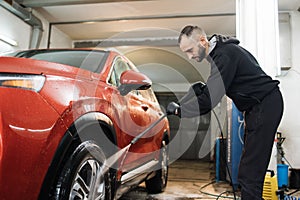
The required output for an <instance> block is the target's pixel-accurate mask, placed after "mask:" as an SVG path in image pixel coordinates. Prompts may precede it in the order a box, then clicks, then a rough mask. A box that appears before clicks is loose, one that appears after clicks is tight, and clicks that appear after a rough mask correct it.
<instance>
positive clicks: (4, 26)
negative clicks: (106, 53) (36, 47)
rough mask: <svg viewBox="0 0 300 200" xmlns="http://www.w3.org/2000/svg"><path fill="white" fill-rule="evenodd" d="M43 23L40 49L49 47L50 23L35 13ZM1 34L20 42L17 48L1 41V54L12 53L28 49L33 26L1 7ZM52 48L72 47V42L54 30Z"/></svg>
mask: <svg viewBox="0 0 300 200" xmlns="http://www.w3.org/2000/svg"><path fill="white" fill-rule="evenodd" d="M33 14H34V15H35V16H37V17H38V18H39V19H40V20H41V21H42V23H43V30H44V31H43V36H42V39H41V43H40V48H46V47H47V39H48V28H49V22H48V21H47V20H46V19H44V18H43V17H42V16H41V15H39V13H37V12H33ZM12 22H13V23H12ZM0 34H1V35H4V36H6V37H8V38H11V39H13V40H15V41H16V42H18V45H17V46H15V47H14V46H11V45H9V44H6V43H4V42H2V41H0V53H5V52H12V51H15V50H20V49H28V48H29V43H30V38H31V26H29V25H28V24H27V23H25V22H24V21H23V20H21V19H20V18H18V17H17V16H15V15H14V14H12V13H10V12H9V11H7V10H6V9H4V8H3V7H0ZM51 37H52V40H51V47H53V48H59V47H72V40H71V39H70V38H69V37H68V36H67V35H66V34H64V33H63V32H61V31H60V30H58V29H56V28H55V27H54V28H53V30H52V36H51Z"/></svg>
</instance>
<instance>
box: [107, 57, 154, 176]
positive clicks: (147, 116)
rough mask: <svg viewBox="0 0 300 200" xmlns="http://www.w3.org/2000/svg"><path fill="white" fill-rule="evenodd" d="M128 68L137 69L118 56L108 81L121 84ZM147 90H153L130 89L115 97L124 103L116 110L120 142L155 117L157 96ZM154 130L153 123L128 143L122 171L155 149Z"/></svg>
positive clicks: (128, 139)
mask: <svg viewBox="0 0 300 200" xmlns="http://www.w3.org/2000/svg"><path fill="white" fill-rule="evenodd" d="M127 70H137V69H136V68H135V67H134V66H132V65H131V64H130V63H128V62H127V61H126V60H125V59H123V58H122V57H117V58H116V59H115V61H114V64H113V71H112V73H111V82H115V83H114V84H115V85H116V87H119V86H120V77H121V74H122V73H123V72H125V71H127ZM150 93H153V92H152V90H149V91H148V90H145V91H139V90H133V91H131V92H130V93H128V94H127V95H125V96H123V97H118V98H123V105H122V106H124V107H123V109H120V110H119V117H120V119H119V123H120V124H119V128H120V130H121V137H120V138H119V141H120V140H121V141H120V142H122V143H123V144H129V143H130V142H131V140H132V139H134V138H135V137H136V136H137V135H139V134H140V133H141V132H142V131H144V130H145V129H146V128H148V127H149V126H150V125H151V124H152V123H153V122H155V120H157V119H158V117H159V113H158V110H159V109H158V107H157V106H158V103H157V102H156V104H155V103H154V102H155V100H156V99H155V96H154V94H150ZM119 95H120V94H119ZM151 95H152V96H151ZM151 97H152V100H151ZM151 101H152V102H151ZM157 132H158V127H155V128H154V129H153V130H150V131H149V132H148V133H147V134H146V135H145V136H144V137H143V138H142V139H140V140H139V141H138V142H137V143H135V144H134V145H132V146H131V147H130V149H129V153H128V154H127V156H126V158H125V160H124V163H123V166H122V171H130V170H131V169H133V168H136V166H139V165H141V164H143V163H145V162H147V161H149V160H151V159H152V158H153V156H151V153H149V152H152V150H153V149H155V148H154V146H155V145H154V142H153V138H154V137H153V136H154V135H155V134H156V133H157Z"/></svg>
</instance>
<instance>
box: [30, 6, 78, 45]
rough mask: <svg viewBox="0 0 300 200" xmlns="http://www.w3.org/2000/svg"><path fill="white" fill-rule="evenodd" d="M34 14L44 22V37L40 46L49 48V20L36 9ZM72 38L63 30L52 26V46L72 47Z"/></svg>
mask: <svg viewBox="0 0 300 200" xmlns="http://www.w3.org/2000/svg"><path fill="white" fill-rule="evenodd" d="M34 15H35V16H36V17H37V18H39V19H40V20H41V21H42V23H43V30H44V31H43V37H42V39H41V43H40V48H41V49H42V48H47V45H48V32H49V22H48V21H47V20H46V19H45V18H44V17H43V16H42V15H41V14H40V13H38V12H36V11H34ZM71 47H72V40H71V38H70V37H68V36H67V35H66V34H64V33H63V32H62V31H60V30H59V29H57V28H56V27H52V30H51V42H50V48H71Z"/></svg>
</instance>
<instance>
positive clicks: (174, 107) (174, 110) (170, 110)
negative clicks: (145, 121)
mask: <svg viewBox="0 0 300 200" xmlns="http://www.w3.org/2000/svg"><path fill="white" fill-rule="evenodd" d="M167 115H176V116H178V117H180V105H178V104H177V103H175V102H171V103H169V105H168V106H167Z"/></svg>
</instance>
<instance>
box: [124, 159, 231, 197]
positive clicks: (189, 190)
mask: <svg viewBox="0 0 300 200" xmlns="http://www.w3.org/2000/svg"><path fill="white" fill-rule="evenodd" d="M226 191H232V190H231V186H230V185H229V184H228V183H224V182H219V183H216V182H215V172H214V169H213V163H209V162H201V161H199V160H178V161H176V162H174V163H172V164H171V165H170V168H169V181H168V185H167V188H166V191H165V192H164V193H161V194H155V195H148V194H147V191H146V189H145V187H144V185H143V184H142V185H140V186H139V187H138V188H136V189H135V190H133V191H131V192H129V193H128V194H126V195H124V196H123V197H122V198H121V200H143V199H145V200H197V199H217V198H218V196H219V195H222V196H226V195H229V196H230V197H231V196H232V194H230V193H228V192H226ZM224 192H225V193H224ZM222 196H220V197H219V199H225V198H221V197H222Z"/></svg>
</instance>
